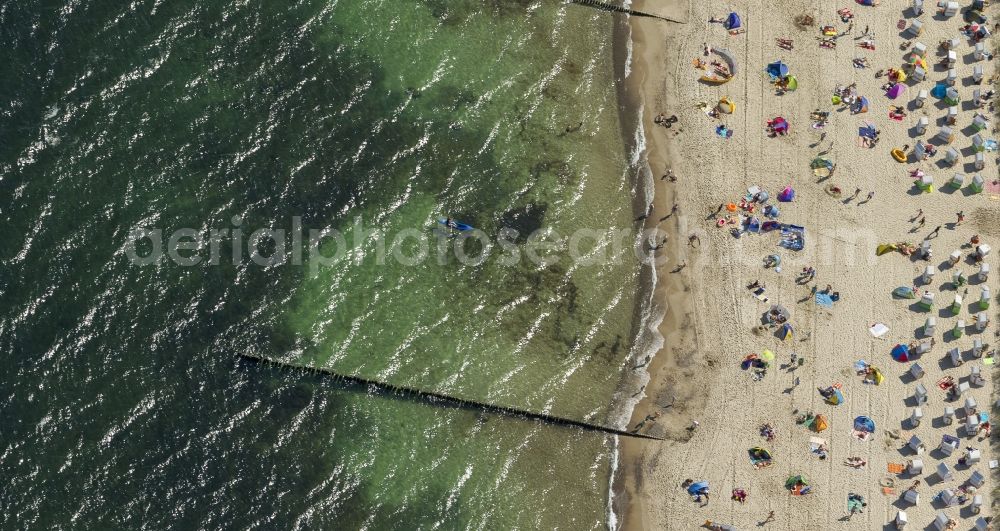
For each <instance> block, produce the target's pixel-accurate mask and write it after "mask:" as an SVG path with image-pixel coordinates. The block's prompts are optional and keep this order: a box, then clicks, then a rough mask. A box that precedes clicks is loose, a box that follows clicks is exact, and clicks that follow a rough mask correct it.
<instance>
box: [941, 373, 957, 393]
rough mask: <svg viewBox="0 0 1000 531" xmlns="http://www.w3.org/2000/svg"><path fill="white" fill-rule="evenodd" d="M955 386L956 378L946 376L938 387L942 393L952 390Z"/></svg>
mask: <svg viewBox="0 0 1000 531" xmlns="http://www.w3.org/2000/svg"><path fill="white" fill-rule="evenodd" d="M954 385H955V378H953V377H951V376H945V377H944V378H941V379H940V380H938V381H937V386H938V387H939V388H940V389H941V390H942V391H947V390H948V389H951V388H952V387H953V386H954Z"/></svg>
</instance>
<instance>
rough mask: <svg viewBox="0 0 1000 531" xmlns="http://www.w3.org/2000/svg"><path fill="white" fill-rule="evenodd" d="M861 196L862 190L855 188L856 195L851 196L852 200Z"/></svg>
mask: <svg viewBox="0 0 1000 531" xmlns="http://www.w3.org/2000/svg"><path fill="white" fill-rule="evenodd" d="M860 194H861V189H860V188H855V189H854V195H852V196H851V199H855V198H857V197H858V195H860Z"/></svg>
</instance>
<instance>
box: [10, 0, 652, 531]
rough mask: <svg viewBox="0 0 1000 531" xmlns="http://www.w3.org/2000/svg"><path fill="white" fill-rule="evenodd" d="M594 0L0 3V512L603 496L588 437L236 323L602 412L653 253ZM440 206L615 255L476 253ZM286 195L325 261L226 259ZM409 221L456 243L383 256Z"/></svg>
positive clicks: (499, 513)
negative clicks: (397, 391) (577, 258)
mask: <svg viewBox="0 0 1000 531" xmlns="http://www.w3.org/2000/svg"><path fill="white" fill-rule="evenodd" d="M612 24H613V19H612V18H611V17H610V16H609V15H607V14H605V13H600V12H596V11H593V10H589V9H587V8H582V7H580V6H567V5H562V4H560V3H558V2H551V3H539V2H521V1H509V2H506V1H505V2H500V1H497V2H494V1H488V2H473V1H471V0H470V1H448V2H442V1H432V0H426V1H412V2H387V1H374V0H367V1H351V2H347V1H343V0H341V1H318V0H317V1H309V0H304V1H300V2H295V3H273V2H246V1H243V2H212V1H207V0H183V1H178V2H161V1H145V2H142V1H140V2H134V3H131V4H128V5H117V4H111V3H104V4H82V3H78V2H69V3H66V4H65V5H62V6H59V5H51V4H43V3H41V2H31V1H19V2H2V1H0V28H2V32H0V34H2V37H0V38H2V44H3V45H4V49H7V50H9V52H8V60H7V61H5V62H3V63H2V64H0V74H2V75H0V108H2V109H3V112H2V115H0V215H2V218H3V220H4V224H5V227H6V229H7V230H5V231H3V233H2V235H0V261H2V264H3V267H2V268H0V301H2V305H0V349H2V351H3V352H5V353H6V362H7V363H6V366H7V370H6V371H4V372H3V375H2V376H0V411H2V412H3V419H4V423H3V428H4V432H5V433H4V437H3V438H2V441H0V473H2V474H3V476H4V477H5V478H7V479H8V482H7V486H6V487H5V488H4V489H3V490H2V491H0V502H2V505H3V506H4V507H5V511H4V512H3V515H2V516H0V522H2V523H3V526H2V527H5V528H6V527H32V528H37V527H43V526H44V527H50V526H61V527H82V528H121V527H128V528H134V527H139V526H143V525H145V526H148V527H157V528H162V527H179V528H190V527H210V528H218V527H226V528H232V527H241V528H243V527H256V528H370V529H390V528H401V527H402V528H411V527H422V528H448V529H454V528H514V527H521V528H537V527H566V528H572V529H578V528H598V527H602V526H604V525H605V522H606V518H607V517H606V508H607V495H608V494H607V492H608V473H609V466H610V464H609V462H610V458H611V457H610V445H611V442H610V441H608V440H606V439H604V438H602V437H599V436H596V435H590V434H584V433H581V432H578V431H574V430H568V429H563V428H552V427H546V426H541V425H538V424H536V423H530V422H525V421H520V420H511V419H505V418H500V417H495V416H484V415H480V414H477V413H476V412H474V411H468V410H460V409H447V408H434V407H429V406H427V405H426V404H420V403H413V402H412V401H408V400H404V399H401V398H397V397H391V396H382V395H377V394H374V395H369V394H368V393H366V392H365V390H358V389H352V388H348V387H343V386H341V385H338V384H336V383H333V382H328V381H324V380H322V379H320V378H318V377H306V376H302V375H301V374H292V373H284V372H281V371H276V370H274V369H270V368H266V367H260V366H255V365H252V364H250V365H248V364H246V363H241V362H239V361H237V358H236V354H237V353H240V352H249V353H254V354H259V355H263V356H267V357H272V358H276V359H282V360H286V361H290V362H293V363H297V364H302V365H311V366H324V367H327V368H332V369H334V370H337V371H340V372H344V373H350V374H357V375H361V376H364V377H369V378H379V379H383V380H387V381H390V382H392V383H396V384H400V385H409V386H413V387H420V388H426V389H433V390H435V391H438V392H446V393H450V394H454V395H457V396H461V397H466V398H471V399H476V400H483V401H490V402H495V403H499V404H502V405H510V406H515V407H522V408H527V409H532V410H538V411H545V412H549V413H552V414H556V415H563V416H568V417H572V418H582V419H589V420H593V421H595V422H599V423H610V422H613V421H614V419H611V418H609V417H611V416H613V415H614V412H615V407H614V406H615V404H616V403H618V402H620V401H618V400H616V398H615V396H614V393H615V389H616V387H617V386H618V385H619V383H620V381H621V379H622V377H623V374H624V373H625V372H626V370H627V365H628V362H627V358H628V356H630V355H632V354H633V352H632V337H631V336H632V333H633V328H634V326H635V325H634V323H633V316H634V313H635V312H634V311H633V309H634V307H635V297H636V288H637V283H638V263H637V261H636V259H635V257H634V256H633V255H632V253H631V249H629V245H630V244H631V243H633V239H634V234H633V233H632V226H633V224H632V211H631V198H632V196H633V195H634V194H633V191H632V186H633V185H632V182H633V179H632V177H631V174H630V170H629V169H628V167H627V166H628V164H627V162H628V161H627V157H626V155H625V154H624V149H623V141H622V133H621V125H620V122H619V108H618V102H617V99H616V95H615V81H614V73H613V69H612V59H613V58H612V47H611V42H612ZM567 129H569V130H568V131H567ZM445 215H452V216H454V217H456V218H457V219H460V220H462V221H464V222H467V223H469V224H471V225H473V226H475V227H477V228H479V229H481V230H482V233H483V235H484V237H485V238H486V239H487V240H488V241H492V242H496V241H497V239H498V238H499V237H500V236H501V233H502V231H503V229H504V228H513V229H516V230H518V231H519V232H520V233H521V234H522V235H526V234H528V233H530V232H532V231H534V230H536V229H540V228H546V229H551V230H554V231H556V232H558V233H559V234H562V235H569V234H572V233H573V232H574V231H576V230H578V229H581V228H590V229H595V230H596V231H601V232H597V233H595V234H597V239H595V238H585V239H583V240H582V243H581V244H580V248H581V249H582V252H584V253H589V254H590V255H591V256H593V255H596V254H601V255H604V256H606V257H607V258H608V259H609V260H608V262H609V263H606V264H603V265H581V264H580V263H576V262H573V261H570V260H569V259H567V258H566V256H565V255H557V257H558V258H559V260H558V261H556V262H554V263H552V264H549V265H545V266H539V265H537V264H533V263H531V262H529V261H528V260H520V261H517V262H516V263H503V261H502V260H500V256H501V253H500V250H499V249H498V248H496V247H495V246H494V247H493V248H492V249H493V254H491V255H490V258H489V259H487V260H486V261H484V262H483V263H481V264H478V265H467V264H466V265H463V264H462V263H460V262H459V260H458V259H457V256H456V250H455V246H456V245H457V246H458V247H460V248H461V249H463V250H467V251H469V252H470V253H473V254H475V253H476V252H477V251H479V250H481V249H482V244H481V243H479V242H477V241H476V240H475V239H461V238H448V237H447V234H444V233H443V231H441V230H440V227H439V226H437V224H436V223H435V220H436V219H437V218H438V217H439V216H445ZM355 220H360V221H361V223H362V224H363V226H364V227H366V228H367V229H368V231H369V233H370V235H369V237H367V238H360V237H359V236H358V231H357V229H356V225H355ZM298 222H301V224H302V226H303V227H304V228H305V229H304V230H305V231H306V233H307V235H308V230H309V229H319V228H331V229H336V230H339V231H341V232H343V233H344V235H345V237H346V240H345V244H344V245H339V244H338V243H337V242H336V241H335V240H333V239H330V238H327V239H325V240H324V241H323V243H322V245H321V246H320V250H321V251H322V252H323V253H324V254H325V255H331V256H332V255H335V254H336V253H338V252H343V253H344V258H343V259H341V260H339V261H335V262H332V263H331V264H329V265H327V266H325V267H310V265H315V262H308V261H307V263H306V264H305V265H303V266H296V265H292V264H291V263H285V264H283V265H274V266H261V265H256V264H254V263H252V262H251V261H250V260H249V259H248V251H247V250H246V247H245V246H244V247H243V248H241V250H240V251H239V252H238V253H236V254H238V255H239V256H237V257H236V258H235V259H234V253H233V252H232V242H233V239H234V237H233V235H232V232H231V231H233V230H234V229H239V230H241V231H243V236H242V237H241V238H242V240H244V241H245V240H246V239H247V237H248V235H249V234H250V233H252V232H253V231H255V230H257V229H262V228H265V229H266V228H271V229H282V230H289V229H291V228H292V227H293V226H294V224H295V223H298ZM136 227H144V228H148V229H157V230H160V231H162V232H163V233H164V234H165V236H164V239H166V238H167V236H166V235H169V234H170V233H172V232H173V231H176V230H177V229H181V228H193V229H196V232H197V234H199V238H202V239H203V241H207V233H208V231H209V230H211V229H226V230H229V231H230V232H229V233H228V235H223V236H220V244H219V251H218V253H217V254H218V255H219V257H220V259H219V260H218V261H219V264H218V265H212V264H209V263H206V261H204V260H203V261H202V262H201V263H199V264H197V265H195V266H191V267H184V266H181V265H179V264H177V263H176V262H174V261H171V260H167V259H163V260H160V261H157V262H155V263H153V264H152V265H137V264H135V263H132V262H131V261H130V259H129V252H130V248H129V245H128V242H129V239H130V238H129V233H130V231H132V230H133V229H134V228H136ZM608 229H620V230H622V231H623V233H622V236H621V238H620V239H621V241H622V242H624V243H623V244H622V245H621V246H615V245H611V244H609V243H608V242H607V241H604V240H601V238H602V236H601V234H604V233H603V231H606V230H608ZM405 231H411V232H410V235H411V237H409V238H408V239H403V238H401V237H400V235H401V234H405V233H406V232H405ZM380 240H383V241H386V242H387V244H386V245H387V254H388V255H389V256H390V258H389V259H387V260H385V261H384V263H380V262H381V260H380V259H379V243H378V242H379V241H380ZM394 241H395V242H397V243H398V245H394V244H393V242H394ZM420 241H424V242H427V245H428V248H429V249H430V248H437V246H439V245H444V246H445V247H447V248H446V250H445V251H443V252H442V253H441V254H440V255H438V254H434V252H432V253H431V254H432V256H431V257H430V258H428V259H427V260H423V261H420V263H417V264H413V265H404V264H402V263H400V261H399V260H394V259H392V258H391V256H392V252H393V251H394V250H395V251H396V252H397V253H401V254H402V255H404V256H412V255H413V254H414V253H416V252H418V250H419V244H418V243H417V242H420ZM510 241H512V242H513V244H512V245H513V248H514V249H516V250H518V251H523V250H524V249H525V248H526V243H525V241H524V238H523V236H522V237H520V238H518V237H512V238H510ZM152 247H153V246H152V244H150V243H149V240H146V241H144V242H143V243H142V244H141V245H139V251H140V254H144V253H147V252H149V251H150V250H151V249H152ZM276 248H278V246H277V245H276V244H274V243H273V242H264V243H262V244H261V245H260V250H261V252H263V253H264V254H270V253H272V252H274V250H275V249H276ZM210 252H211V250H210V249H209V246H208V244H207V243H206V244H205V245H204V246H203V247H202V248H200V249H198V250H194V251H187V252H185V253H182V254H184V255H185V256H188V255H192V256H198V257H201V258H203V259H204V258H206V257H208V256H209V254H210ZM286 252H287V255H285V256H286V257H287V258H289V259H291V257H292V255H293V251H292V250H291V249H288V248H286ZM307 254H308V253H307Z"/></svg>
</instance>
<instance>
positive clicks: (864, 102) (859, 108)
mask: <svg viewBox="0 0 1000 531" xmlns="http://www.w3.org/2000/svg"><path fill="white" fill-rule="evenodd" d="M851 112H853V113H854V114H860V113H863V112H868V98H866V97H864V96H861V97H860V98H858V101H857V102H855V103H854V105H852V106H851Z"/></svg>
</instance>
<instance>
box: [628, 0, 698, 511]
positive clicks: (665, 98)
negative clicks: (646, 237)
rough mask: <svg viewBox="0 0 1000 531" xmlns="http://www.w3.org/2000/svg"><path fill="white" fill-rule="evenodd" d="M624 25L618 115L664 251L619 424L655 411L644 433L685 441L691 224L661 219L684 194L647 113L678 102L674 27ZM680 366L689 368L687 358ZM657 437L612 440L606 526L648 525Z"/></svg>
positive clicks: (646, 22) (652, 275)
mask: <svg viewBox="0 0 1000 531" xmlns="http://www.w3.org/2000/svg"><path fill="white" fill-rule="evenodd" d="M645 4H646V2H645V1H644V0H635V1H634V2H633V4H632V7H633V8H635V9H638V10H648V9H649V6H647V5H645ZM676 4H679V2H676ZM655 9H656V12H657V13H667V14H669V15H671V16H673V17H675V18H677V19H681V20H683V19H686V18H687V15H688V9H687V6H682V5H673V6H655ZM623 25H624V26H627V27H628V29H629V38H630V40H631V43H630V44H631V54H630V59H631V61H630V65H629V66H630V73H631V75H630V76H628V77H623V78H622V79H624V82H623V87H622V89H621V91H620V94H621V97H622V108H623V114H627V113H629V111H632V113H634V114H632V116H633V118H632V119H633V120H635V124H634V125H635V127H634V128H625V130H626V131H629V130H631V131H637V129H639V128H641V129H639V130H641V131H642V133H643V141H644V149H643V150H642V152H641V153H639V157H640V158H639V161H638V168H637V169H636V171H637V172H639V173H640V174H645V175H646V181H647V182H648V183H649V188H651V191H652V195H653V197H652V205H653V210H652V213H651V214H650V215H649V217H648V218H647V219H646V220H645V224H644V226H643V229H645V230H649V229H659V230H660V231H663V232H665V233H666V234H667V237H668V241H667V245H666V247H664V249H663V250H661V251H660V252H662V253H665V254H666V256H667V257H668V258H667V259H666V260H665V261H664V262H663V263H661V264H659V265H655V266H652V267H647V268H645V269H644V273H646V274H647V275H648V276H649V278H648V279H645V280H646V281H645V282H640V289H646V292H647V293H648V294H649V295H648V297H644V298H643V299H642V301H643V308H641V309H640V308H637V313H639V314H640V315H639V316H638V317H639V318H638V319H637V320H636V323H637V325H636V330H635V335H634V336H633V337H635V343H634V344H635V346H639V347H643V346H645V347H646V348H648V350H644V351H639V352H637V353H636V355H637V356H636V358H638V357H640V356H646V355H649V356H650V357H649V359H648V361H647V362H645V363H644V366H643V367H642V370H639V371H636V370H631V369H629V370H630V371H631V372H632V373H633V375H634V376H633V377H632V378H631V382H630V383H631V385H626V386H623V389H624V391H625V392H628V393H629V394H630V395H631V396H632V398H626V399H625V400H626V402H627V403H630V404H631V410H630V411H627V412H626V415H627V417H628V422H627V425H626V426H624V427H623V429H629V428H631V427H633V426H636V425H637V424H638V423H639V422H641V421H642V420H643V419H644V418H646V416H647V415H652V414H654V413H660V414H661V416H660V417H659V418H658V419H657V420H656V421H655V423H653V424H652V425H650V426H649V427H648V428H647V427H644V428H643V430H644V432H647V433H651V434H654V435H657V436H663V437H666V438H668V439H671V440H681V441H686V440H687V439H688V438H689V434H687V433H686V432H685V430H684V427H686V426H688V425H690V422H691V420H692V419H693V418H694V417H695V416H696V415H697V414H699V413H700V412H701V411H702V410H703V408H704V402H705V398H706V397H704V396H701V397H699V396H698V393H697V392H694V391H695V390H694V389H693V388H694V387H697V386H690V385H680V382H678V381H677V379H676V378H670V377H669V376H670V375H671V374H674V373H676V372H677V371H678V369H683V368H684V367H680V366H679V365H681V364H679V363H678V362H679V361H680V360H682V359H686V360H688V361H694V360H695V358H697V356H698V350H697V343H696V341H697V340H696V335H697V334H696V333H695V332H694V327H692V326H687V325H689V324H690V323H689V322H688V321H689V319H690V316H691V314H690V311H691V308H692V307H693V296H694V293H693V292H692V286H691V284H690V282H689V281H688V280H687V276H688V274H689V273H688V271H685V270H681V271H680V272H679V274H678V273H673V272H672V269H673V268H675V267H677V265H678V263H679V262H680V263H686V260H687V258H688V253H689V251H691V248H690V247H688V245H687V239H686V237H685V235H686V229H688V227H686V226H685V225H686V223H685V218H684V217H682V216H670V218H668V219H667V220H666V221H665V222H662V223H661V222H660V220H661V218H664V217H665V216H667V215H668V214H670V212H671V208H672V206H673V205H674V204H675V203H676V204H679V205H681V204H682V201H681V197H680V196H681V194H680V193H679V187H678V184H677V183H676V182H675V183H668V182H667V181H665V180H662V179H661V178H660V176H661V175H662V174H663V172H664V170H665V169H667V168H672V166H673V165H672V164H671V161H672V160H675V158H674V154H673V151H675V150H674V147H673V146H672V142H670V140H669V137H670V136H671V135H669V134H665V132H666V133H669V132H670V131H669V130H666V129H663V128H662V127H661V126H659V125H657V124H655V123H654V122H653V119H652V118H653V117H654V116H655V115H656V114H658V113H659V112H666V113H667V114H670V113H671V112H673V111H672V109H674V108H675V107H674V104H675V102H674V98H673V95H672V94H671V92H670V91H669V90H667V81H668V79H667V77H666V75H665V67H666V66H667V64H666V62H667V56H666V48H667V40H668V39H669V38H670V36H671V35H672V33H674V32H672V31H671V29H672V26H675V25H676V23H667V22H663V21H661V20H656V19H643V18H639V17H628V18H627V19H625V21H624V24H623ZM625 45H626V46H628V45H629V43H625ZM623 118H624V117H623ZM623 124H624V122H623ZM678 129H682V126H678ZM632 147H633V149H634V148H635V146H632ZM637 181H638V179H637ZM647 193H648V191H647ZM637 196H638V194H637ZM643 199H644V200H643V201H640V200H639V198H638V197H637V199H636V201H635V203H636V204H635V206H634V210H635V211H636V212H637V215H642V214H645V213H646V211H645V209H646V208H647V205H648V202H647V201H648V199H646V198H643ZM685 210H686V209H685ZM684 355H687V356H688V357H686V358H685V357H684ZM636 358H632V359H631V360H630V361H631V363H636V364H640V363H643V361H644V360H642V359H636ZM683 365H684V366H685V367H688V368H689V367H690V365H691V363H684V364H683ZM681 372H687V371H683V370H681ZM635 397H638V398H635ZM678 401H679V402H678ZM662 444H666V443H657V442H652V441H638V440H630V439H619V440H618V441H617V445H616V448H615V452H616V454H617V455H616V459H615V461H616V466H615V467H613V469H612V478H611V491H612V495H611V499H610V501H609V512H610V513H611V514H609V528H611V529H645V528H647V527H648V525H647V522H646V521H645V516H646V514H647V511H645V510H644V507H643V500H642V490H643V476H644V473H645V472H647V471H646V468H647V466H646V461H647V459H648V458H649V457H653V456H655V455H656V454H658V453H659V449H660V447H661V446H662ZM615 524H617V525H615Z"/></svg>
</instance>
